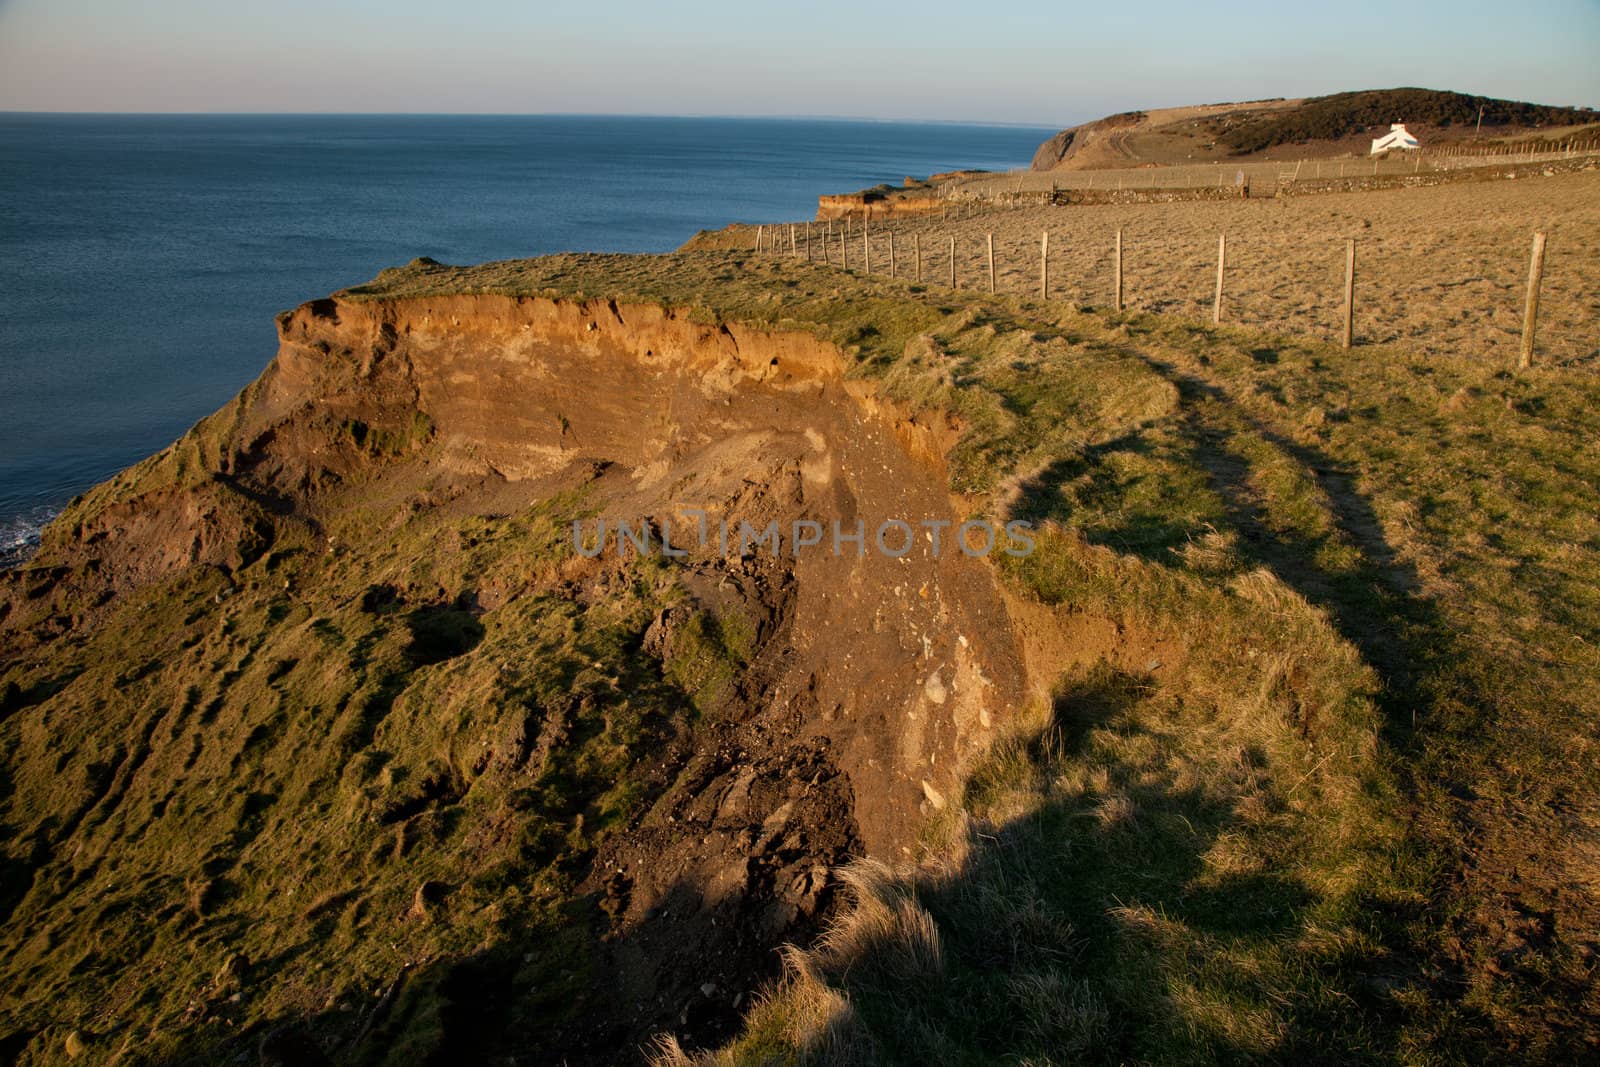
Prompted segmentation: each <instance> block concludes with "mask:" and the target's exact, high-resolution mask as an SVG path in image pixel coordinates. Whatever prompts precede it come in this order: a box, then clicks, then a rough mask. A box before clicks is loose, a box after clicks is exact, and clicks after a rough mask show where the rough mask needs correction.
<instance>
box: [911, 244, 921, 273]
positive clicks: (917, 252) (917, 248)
mask: <svg viewBox="0 0 1600 1067" xmlns="http://www.w3.org/2000/svg"><path fill="white" fill-rule="evenodd" d="M911 251H912V254H913V255H914V256H915V257H916V260H917V284H918V285H921V284H922V234H920V233H914V234H912V235H911Z"/></svg>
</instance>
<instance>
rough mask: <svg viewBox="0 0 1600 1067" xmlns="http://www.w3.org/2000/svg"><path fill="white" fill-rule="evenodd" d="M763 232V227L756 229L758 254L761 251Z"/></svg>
mask: <svg viewBox="0 0 1600 1067" xmlns="http://www.w3.org/2000/svg"><path fill="white" fill-rule="evenodd" d="M761 230H762V227H760V226H757V227H756V251H757V252H759V251H761Z"/></svg>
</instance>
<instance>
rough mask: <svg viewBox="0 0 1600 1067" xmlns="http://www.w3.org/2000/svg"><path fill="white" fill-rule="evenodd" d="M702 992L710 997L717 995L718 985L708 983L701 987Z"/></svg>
mask: <svg viewBox="0 0 1600 1067" xmlns="http://www.w3.org/2000/svg"><path fill="white" fill-rule="evenodd" d="M700 992H701V993H703V994H704V995H706V996H708V997H709V996H713V995H715V994H716V992H717V983H715V982H707V983H706V984H705V985H703V986H701V987H700Z"/></svg>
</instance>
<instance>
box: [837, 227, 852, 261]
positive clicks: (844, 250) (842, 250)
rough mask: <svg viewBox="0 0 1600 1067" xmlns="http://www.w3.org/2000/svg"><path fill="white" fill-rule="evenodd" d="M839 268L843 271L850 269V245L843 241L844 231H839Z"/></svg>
mask: <svg viewBox="0 0 1600 1067" xmlns="http://www.w3.org/2000/svg"><path fill="white" fill-rule="evenodd" d="M839 266H841V267H843V268H844V269H845V270H849V269H850V245H849V242H847V241H846V240H845V236H844V230H843V229H842V228H841V229H840V230H839Z"/></svg>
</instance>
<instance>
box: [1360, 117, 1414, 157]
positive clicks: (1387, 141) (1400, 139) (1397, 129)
mask: <svg viewBox="0 0 1600 1067" xmlns="http://www.w3.org/2000/svg"><path fill="white" fill-rule="evenodd" d="M1421 147H1422V142H1420V141H1418V140H1417V139H1416V138H1415V137H1413V136H1411V134H1410V133H1408V132H1407V131H1406V124H1405V123H1403V122H1396V123H1394V124H1393V125H1391V126H1390V127H1389V132H1388V133H1386V134H1384V135H1383V136H1382V137H1378V138H1375V139H1374V140H1373V142H1372V154H1373V155H1375V156H1376V155H1380V154H1381V153H1384V152H1387V151H1389V150H1390V149H1392V148H1404V149H1414V148H1421Z"/></svg>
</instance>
